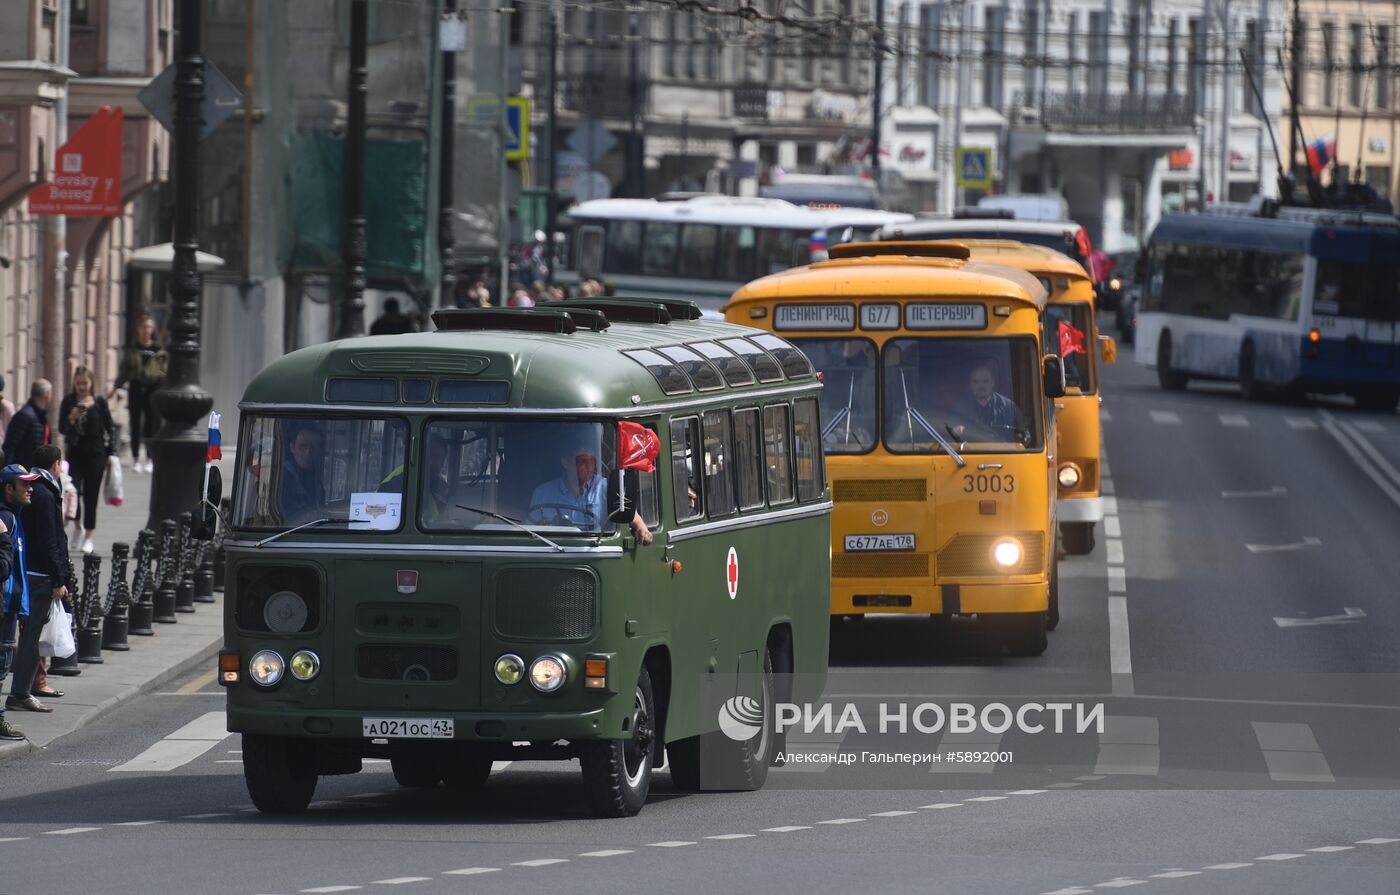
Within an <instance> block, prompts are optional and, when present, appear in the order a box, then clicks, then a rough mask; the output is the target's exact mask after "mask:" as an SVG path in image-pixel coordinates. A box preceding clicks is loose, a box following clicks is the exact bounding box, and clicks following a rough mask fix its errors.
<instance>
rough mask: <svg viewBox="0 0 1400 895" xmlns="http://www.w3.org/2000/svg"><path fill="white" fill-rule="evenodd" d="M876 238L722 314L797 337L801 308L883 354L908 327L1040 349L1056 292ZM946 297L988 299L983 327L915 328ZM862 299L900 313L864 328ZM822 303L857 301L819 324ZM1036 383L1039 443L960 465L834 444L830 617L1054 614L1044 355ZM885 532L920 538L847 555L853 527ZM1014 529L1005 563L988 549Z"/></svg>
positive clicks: (830, 457) (808, 333) (763, 287)
mask: <svg viewBox="0 0 1400 895" xmlns="http://www.w3.org/2000/svg"><path fill="white" fill-rule="evenodd" d="M874 245H875V246H880V247H881V248H880V249H879V250H878V252H879V254H873V255H870V256H861V255H860V252H861V250H862V246H840V247H838V248H839V249H840V250H842V251H841V252H840V253H838V252H837V251H835V250H834V251H833V255H834V256H836V255H838V254H840V255H843V256H845V257H834V258H833V260H830V261H825V262H821V263H817V264H812V265H810V266H807V267H802V268H795V269H792V270H788V271H784V272H782V273H779V274H775V275H773V276H769V277H764V278H763V279H760V280H756V281H754V282H752V283H750V284H748V285H747V286H745V287H744V288H742V289H740V290H739V291H738V292H737V293H735V294H734V296H733V298H732V299H731V300H730V302H729V304H728V305H727V306H726V307H725V316H726V318H727V319H728V320H730V321H733V322H738V323H743V324H746V325H750V326H759V327H764V328H769V329H773V330H774V331H776V332H780V333H784V334H785V335H786V336H787V337H789V338H792V337H793V336H794V335H796V334H795V333H794V332H793V331H792V328H791V327H788V328H785V327H784V325H783V323H782V320H784V319H786V320H792V319H795V318H798V317H799V316H800V315H799V314H798V313H797V311H796V310H795V309H794V306H801V307H804V308H806V309H808V311H809V313H810V314H811V316H810V317H809V318H808V319H807V320H806V321H805V322H803V323H802V324H801V329H802V330H803V331H802V332H801V333H800V335H801V336H802V337H804V338H814V339H820V338H827V337H860V338H863V339H864V338H868V339H870V340H871V341H872V342H874V343H875V347H876V350H877V351H878V352H879V354H880V356H881V357H885V356H886V346H887V345H888V344H889V343H890V342H891V341H893V340H896V339H907V338H909V337H911V336H918V337H928V338H932V339H940V338H954V337H962V338H968V337H971V338H977V339H998V338H1006V337H1024V338H1027V339H1033V340H1034V342H1035V352H1036V354H1035V356H1036V358H1037V359H1039V358H1040V357H1041V356H1042V355H1043V354H1044V353H1045V351H1044V349H1043V343H1042V338H1043V332H1044V330H1043V326H1042V320H1043V313H1044V309H1045V305H1046V301H1047V296H1046V294H1045V291H1044V289H1043V288H1042V287H1041V285H1040V283H1039V282H1037V281H1036V280H1035V278H1033V277H1030V276H1028V275H1026V274H1025V273H1024V272H1023V271H1020V270H1017V269H1014V268H1010V267H1006V266H1003V265H1000V264H987V263H981V262H978V261H967V260H963V259H959V258H957V257H944V258H940V257H920V256H918V255H917V254H915V253H916V252H917V251H918V249H917V248H916V247H914V246H912V245H911V246H910V248H909V251H910V252H911V255H909V256H904V255H899V254H892V253H897V252H898V251H899V249H898V248H897V246H898V244H888V243H877V244H874ZM872 251H875V250H874V249H872ZM951 254H953V255H954V256H956V254H957V252H956V251H953V252H951ZM963 254H964V255H965V254H966V253H965V252H964V253H963ZM941 303H947V304H952V305H967V304H970V303H977V304H980V305H982V306H984V307H985V314H986V317H985V320H986V326H985V328H983V329H978V330H975V331H974V330H966V329H964V330H937V329H919V330H911V329H909V328H907V326H906V325H905V324H906V323H907V322H908V319H909V318H908V317H907V314H906V309H907V306H909V305H910V304H918V305H929V304H941ZM867 306H883V307H889V306H897V307H898V312H897V314H894V315H891V316H889V317H887V318H885V319H882V320H880V321H879V322H880V326H879V328H876V327H874V326H866V325H865V324H866V323H867V322H871V323H874V322H876V318H878V317H879V316H880V315H879V314H876V313H875V309H874V308H870V309H869V310H867ZM821 307H849V315H847V314H846V313H845V312H840V313H837V312H829V313H830V314H831V315H832V316H833V317H834V318H840V319H834V320H833V321H832V322H831V324H830V325H827V324H823V323H821V322H820V320H818V319H816V318H820V317H821V315H820V314H817V313H816V311H817V310H819V309H820V308H821ZM868 316H869V318H870V319H869V320H867V317H868ZM843 320H844V322H843ZM819 326H825V328H818V327H819ZM809 357H810V354H809ZM827 387H828V388H831V386H830V384H828V386H827ZM1034 389H1035V392H1034V399H1035V401H1036V402H1037V403H1038V404H1040V405H1041V406H1039V407H1036V408H1035V411H1034V416H1035V417H1036V421H1035V424H1034V425H1035V427H1036V429H1037V432H1036V440H1037V444H1038V449H1035V450H1029V449H1027V450H1015V449H1013V450H1005V451H1001V452H997V451H994V450H985V449H983V450H978V451H977V452H968V453H965V454H964V455H963V459H964V461H965V463H966V465H965V466H962V467H959V466H958V465H957V463H956V462H955V460H954V458H953V457H952V456H950V455H949V454H948V453H946V452H943V451H941V450H936V451H933V452H932V453H921V454H908V453H906V454H900V453H896V452H894V451H891V450H890V449H889V448H888V447H887V444H886V440H885V439H884V438H883V437H882V438H880V439H879V440H878V443H875V444H874V445H873V446H872V448H871V449H870V450H869V451H868V452H865V453H861V454H857V455H849V454H842V453H835V452H832V451H831V450H828V452H827V474H828V476H829V478H830V480H831V485H832V494H833V499H834V501H835V509H834V511H833V514H832V520H831V532H832V562H831V569H832V587H831V611H832V614H833V615H853V614H854V615H859V614H864V613H868V612H888V613H909V614H935V615H939V614H950V613H984V614H1000V613H1038V612H1042V611H1045V610H1046V609H1047V607H1048V597H1049V584H1050V575H1051V567H1052V564H1053V561H1054V545H1055V536H1054V532H1055V523H1056V515H1055V514H1056V509H1055V479H1054V476H1055V465H1056V461H1055V457H1056V441H1055V431H1054V425H1055V423H1054V415H1053V414H1052V413H1049V412H1047V411H1048V403H1049V402H1048V401H1047V399H1044V398H1043V394H1044V388H1043V382H1042V378H1041V370H1040V365H1039V364H1038V363H1037V364H1035V380H1034ZM882 393H883V392H882ZM824 413H825V411H824ZM993 479H996V480H997V482H996V484H995V485H994V484H993V483H992V480H993ZM1008 479H1010V480H1013V481H1014V486H1013V488H1012V490H1011V491H1010V492H1009V493H1008V492H1007V491H1006V490H1005V486H1004V485H1002V484H1001V483H1004V482H1007V481H1008ZM993 487H996V488H998V490H997V491H993V490H992V488H993ZM882 532H897V533H912V534H913V535H914V536H915V547H914V549H912V550H907V551H900V552H893V551H891V552H855V551H849V550H847V536H848V535H856V536H859V535H871V534H879V533H882ZM1008 537H1014V538H1016V539H1017V540H1018V541H1020V543H1021V545H1022V548H1023V558H1022V560H1021V561H1020V562H1019V563H1017V564H1015V565H1014V566H1012V567H1011V568H1009V569H1008V570H1002V569H1000V568H998V566H997V564H996V563H995V561H994V560H993V550H994V548H995V546H996V544H997V543H998V542H999V541H1002V540H1004V539H1006V538H1008Z"/></svg>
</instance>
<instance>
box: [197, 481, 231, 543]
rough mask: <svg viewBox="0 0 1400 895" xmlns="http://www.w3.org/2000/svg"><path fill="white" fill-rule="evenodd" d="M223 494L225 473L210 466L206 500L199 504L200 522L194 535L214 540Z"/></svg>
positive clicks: (201, 538) (205, 491) (205, 539)
mask: <svg viewBox="0 0 1400 895" xmlns="http://www.w3.org/2000/svg"><path fill="white" fill-rule="evenodd" d="M223 496H224V477H223V474H222V473H220V472H219V467H217V466H210V467H209V478H208V480H207V481H206V482H205V485H204V500H203V501H202V502H201V503H200V505H199V514H198V515H197V516H196V517H195V518H196V519H197V520H198V524H197V525H195V527H194V530H193V532H192V534H193V535H194V537H196V538H198V539H200V540H201V541H210V540H213V538H214V532H215V531H216V530H218V524H219V501H220V500H222V499H223Z"/></svg>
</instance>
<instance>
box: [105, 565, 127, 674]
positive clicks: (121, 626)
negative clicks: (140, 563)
mask: <svg viewBox="0 0 1400 895" xmlns="http://www.w3.org/2000/svg"><path fill="white" fill-rule="evenodd" d="M130 550H131V548H130V546H129V545H127V544H126V543H123V542H121V541H118V542H117V543H115V544H113V545H112V577H111V579H110V582H111V583H110V584H108V586H107V602H108V604H109V608H108V610H107V612H106V614H105V615H103V616H102V648H103V649H109V650H114V651H116V652H125V651H127V650H129V649H131V644H130V643H128V642H127V638H126V635H127V630H128V627H129V626H130V621H129V620H128V618H127V612H128V611H129V610H130V606H131V593H130V591H128V590H127V589H126V558H127V553H128V552H129V551H130Z"/></svg>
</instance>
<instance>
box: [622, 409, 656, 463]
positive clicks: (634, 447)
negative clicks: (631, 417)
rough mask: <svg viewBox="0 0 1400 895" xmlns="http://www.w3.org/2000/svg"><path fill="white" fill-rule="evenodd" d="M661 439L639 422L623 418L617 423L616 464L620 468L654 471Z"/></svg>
mask: <svg viewBox="0 0 1400 895" xmlns="http://www.w3.org/2000/svg"><path fill="white" fill-rule="evenodd" d="M660 454H661V439H659V438H657V437H656V433H655V432H653V431H651V430H650V429H648V428H647V427H646V426H643V425H642V424H641V423H631V422H628V421H626V420H623V421H621V422H619V423H618V424H617V465H618V466H619V467H621V468H622V469H640V470H641V471H642V472H655V471H656V458H657V457H658V456H659V455H660Z"/></svg>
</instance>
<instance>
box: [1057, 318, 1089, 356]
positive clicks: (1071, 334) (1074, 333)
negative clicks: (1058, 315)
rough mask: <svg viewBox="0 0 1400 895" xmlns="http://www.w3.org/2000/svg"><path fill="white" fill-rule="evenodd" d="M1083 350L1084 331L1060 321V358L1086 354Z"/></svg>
mask: <svg viewBox="0 0 1400 895" xmlns="http://www.w3.org/2000/svg"><path fill="white" fill-rule="evenodd" d="M1087 353H1088V352H1086V351H1085V350H1084V331H1083V330H1082V329H1079V328H1078V327H1076V326H1073V325H1071V324H1069V323H1066V322H1065V321H1063V320H1061V321H1060V356H1061V357H1068V356H1069V355H1071V354H1087Z"/></svg>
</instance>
